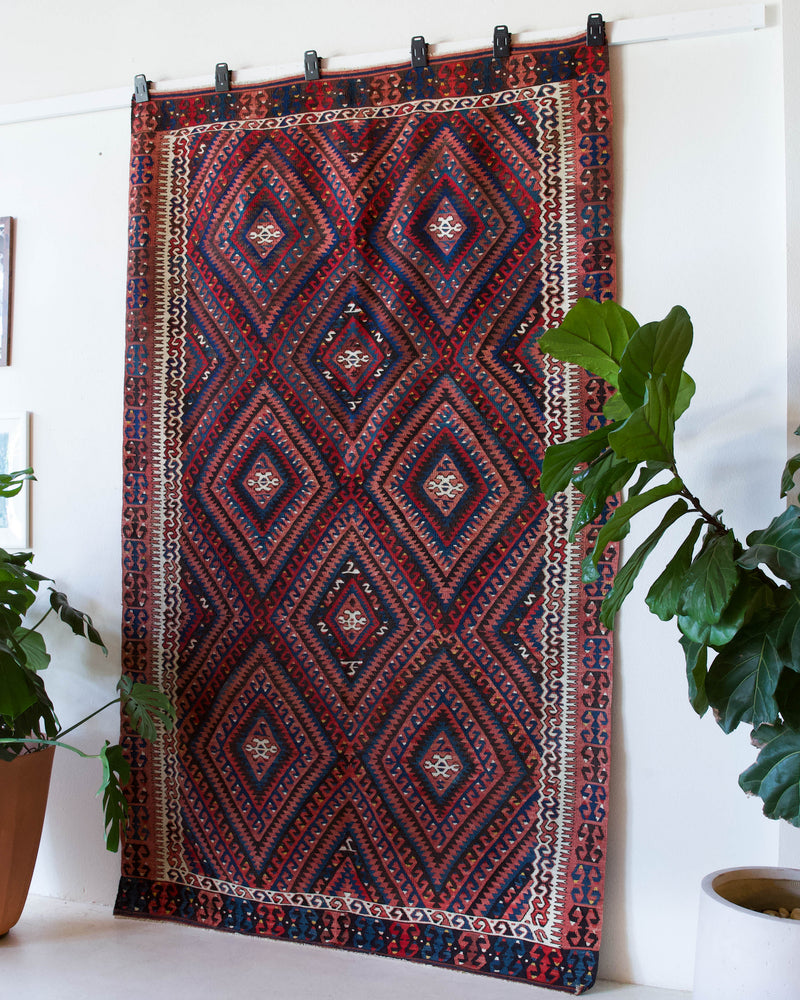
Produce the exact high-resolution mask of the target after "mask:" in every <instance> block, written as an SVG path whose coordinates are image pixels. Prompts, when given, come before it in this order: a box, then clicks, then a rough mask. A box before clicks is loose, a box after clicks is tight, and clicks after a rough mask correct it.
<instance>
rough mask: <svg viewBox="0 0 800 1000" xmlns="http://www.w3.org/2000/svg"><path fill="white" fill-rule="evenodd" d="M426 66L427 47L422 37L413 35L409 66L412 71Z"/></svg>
mask: <svg viewBox="0 0 800 1000" xmlns="http://www.w3.org/2000/svg"><path fill="white" fill-rule="evenodd" d="M427 65H428V46H427V44H426V42H425V39H424V37H423V36H422V35H414V37H413V38H412V39H411V66H412V68H413V69H423V68H424V67H425V66H427Z"/></svg>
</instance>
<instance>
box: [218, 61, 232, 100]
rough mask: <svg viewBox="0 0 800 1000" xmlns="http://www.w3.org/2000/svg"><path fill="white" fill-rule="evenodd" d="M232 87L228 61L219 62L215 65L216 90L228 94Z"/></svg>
mask: <svg viewBox="0 0 800 1000" xmlns="http://www.w3.org/2000/svg"><path fill="white" fill-rule="evenodd" d="M230 89H231V71H230V70H229V69H228V64H227V63H217V65H216V66H215V67H214V90H215V91H216V92H217V93H218V94H227V93H228V92H229V91H230Z"/></svg>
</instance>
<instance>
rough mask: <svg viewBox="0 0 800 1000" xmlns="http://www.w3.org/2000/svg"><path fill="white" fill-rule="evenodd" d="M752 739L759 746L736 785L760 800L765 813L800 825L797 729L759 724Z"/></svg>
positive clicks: (799, 770)
mask: <svg viewBox="0 0 800 1000" xmlns="http://www.w3.org/2000/svg"><path fill="white" fill-rule="evenodd" d="M753 740H754V742H755V743H756V744H757V745H760V746H761V747H762V749H761V752H760V753H759V755H758V759H757V760H756V762H755V764H752V765H751V766H750V767H748V768H747V770H746V771H744V772H743V773H742V774H741V775H740V777H739V784H740V785H741V787H742V789H743V790H744V791H745V792H747V794H748V795H758V796H759V798H761V799H763V800H764V815H765V816H768V817H769V818H770V819H785V820H786V821H787V822H788V823H791V824H792V825H793V826H800V732H798V730H796V729H792V728H790V727H789V726H759V727H758V728H757V729H756V730H755V732H754V733H753Z"/></svg>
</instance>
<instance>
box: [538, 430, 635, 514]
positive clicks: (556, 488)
mask: <svg viewBox="0 0 800 1000" xmlns="http://www.w3.org/2000/svg"><path fill="white" fill-rule="evenodd" d="M615 426H616V424H608V425H607V426H605V427H598V428H597V430H594V431H592V432H591V433H590V434H586V435H585V436H584V437H577V438H573V439H572V440H571V441H562V442H561V443H560V444H551V445H550V447H549V448H548V449H547V451H545V453H544V460H543V462H542V476H541V479H540V481H539V487H540V489H541V491H542V493H544V495H545V497H546V498H547V499H548V500H552V499H553V497H554V496H555V495H556V493H559V492H560V491H561V490H565V489H566V488H567V486H568V485H569V484H570V482H571V480H572V474H573V472H574V471H575V469H576V467H577V466H578V465H583V464H584V463H585V462H593V461H594V460H595V459H596V458H597V457H598V456H599V455H601V454H602V453H603V452H604V451H605V450H606V448H607V447H608V435H609V432H610V431H612V430H613V429H614V427H615Z"/></svg>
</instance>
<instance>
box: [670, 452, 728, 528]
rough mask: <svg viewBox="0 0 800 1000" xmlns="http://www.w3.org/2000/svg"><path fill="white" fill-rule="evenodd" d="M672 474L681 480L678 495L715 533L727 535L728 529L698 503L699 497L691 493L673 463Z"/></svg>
mask: <svg viewBox="0 0 800 1000" xmlns="http://www.w3.org/2000/svg"><path fill="white" fill-rule="evenodd" d="M671 472H672V474H673V475H674V476H675V478H676V479H679V480H680V482H681V486H682V489H681V490H680V496H682V497H684V498H685V499H686V500H688V501H689V503H690V504H691V505H692V507H694V509H695V510H696V511H697V513H698V514H699V515H700V516H701V517H702V518H703V520H704V521H705V522H706V523H707V524H708V525H710V527H711V528H713V529H714V531H716V532H717V534H720V535H727V534H728V529H727V528H726V527H725V525H724V524H723V522H722V521H720V519H719V518H718V517H717V516H716V514H710V513H709V512H708V511H707V510H706V509H705V507H704V506H703V505H702V504H701V503H700V501H699V499H698V498H697V497H696V496H695V495H694V493H692V492H691V491H690V490H689V488H688V486H687V485H686V483H685V482H684V481H683V477H682V476H681V475H680V473H679V472H678V468H677V466H676V465H675V464H674V463H673V465H672V468H671Z"/></svg>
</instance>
